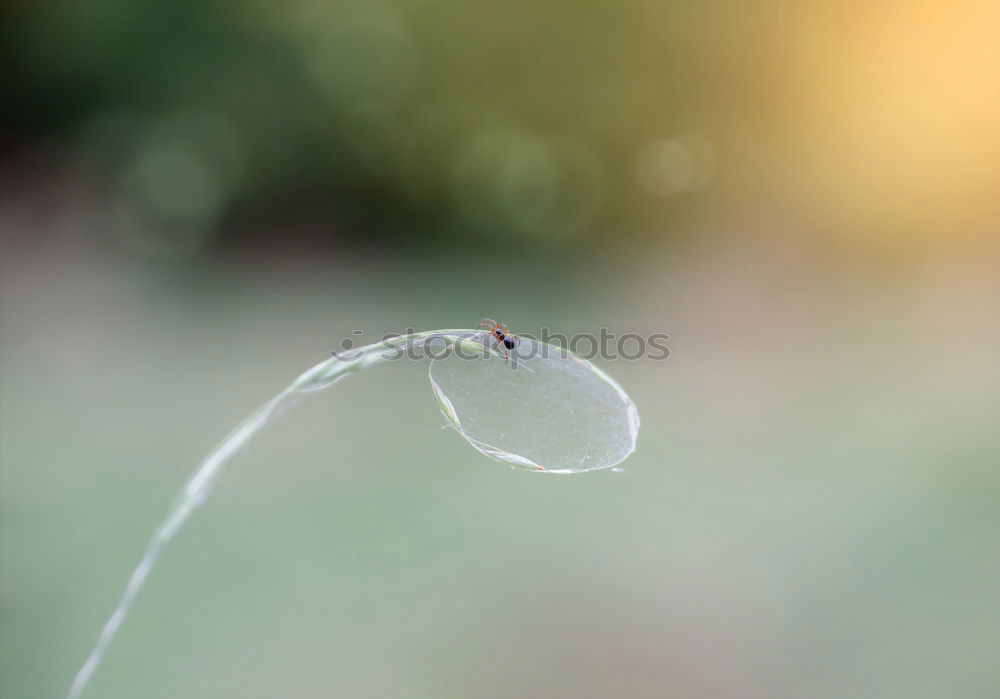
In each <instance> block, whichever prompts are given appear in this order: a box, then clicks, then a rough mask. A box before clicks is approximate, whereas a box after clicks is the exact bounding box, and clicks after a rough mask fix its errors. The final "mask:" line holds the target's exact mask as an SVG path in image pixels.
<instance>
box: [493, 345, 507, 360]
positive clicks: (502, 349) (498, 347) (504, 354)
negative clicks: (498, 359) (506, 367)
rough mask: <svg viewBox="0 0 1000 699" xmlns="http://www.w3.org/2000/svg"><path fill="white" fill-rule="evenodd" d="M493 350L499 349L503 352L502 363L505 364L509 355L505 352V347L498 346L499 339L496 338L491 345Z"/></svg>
mask: <svg viewBox="0 0 1000 699" xmlns="http://www.w3.org/2000/svg"><path fill="white" fill-rule="evenodd" d="M493 350H494V351H496V350H500V351H501V352H503V356H504V357H506V359H505V360H504V362H503V363H504V364H506V363H507V362H509V361H510V355H509V354H507V350H506V348H503V347H501V346H500V341H499V340H497V342H496V343H495V344H494V345H493Z"/></svg>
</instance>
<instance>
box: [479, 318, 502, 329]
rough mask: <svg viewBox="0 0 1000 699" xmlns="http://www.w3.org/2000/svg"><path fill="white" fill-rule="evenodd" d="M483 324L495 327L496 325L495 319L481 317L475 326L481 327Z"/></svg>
mask: <svg viewBox="0 0 1000 699" xmlns="http://www.w3.org/2000/svg"><path fill="white" fill-rule="evenodd" d="M484 325H486V326H489V327H493V328H495V327H496V326H497V322H496V321H495V320H493V319H492V318H483V319H482V320H481V321H480V322H479V325H478V326H477V327H480V328H481V327H483V326H484Z"/></svg>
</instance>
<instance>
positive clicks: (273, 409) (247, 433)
mask: <svg viewBox="0 0 1000 699" xmlns="http://www.w3.org/2000/svg"><path fill="white" fill-rule="evenodd" d="M482 337H483V333H482V332H480V331H474V330H433V331H428V332H422V333H416V334H413V335H406V336H402V337H397V338H393V339H391V340H387V341H385V342H381V343H377V344H374V345H368V346H366V347H362V348H359V349H357V350H354V351H352V352H351V353H350V355H349V356H343V357H332V358H330V359H328V360H326V361H324V362H321V363H320V364H317V365H316V366H314V367H313V368H312V369H309V370H308V371H307V372H305V373H304V374H302V375H301V376H299V378H297V379H296V380H295V381H293V382H292V384H291V385H290V386H289V387H288V388H286V389H285V390H283V391H282V392H281V393H279V394H278V395H277V396H275V397H274V398H272V399H271V400H270V401H268V402H267V403H265V404H264V405H263V406H261V407H260V408H259V409H258V410H257V411H256V412H254V413H253V414H252V415H250V417H248V418H247V419H246V420H244V421H243V422H242V423H240V425H239V426H238V427H237V428H236V429H235V430H233V432H232V433H230V435H229V436H228V437H226V439H225V440H223V441H222V443H221V444H219V446H217V447H216V448H215V449H214V450H213V451H212V452H211V453H210V454H209V455H208V456H207V457H206V458H205V460H204V461H203V462H202V463H201V465H200V466H199V467H198V469H197V470H196V471H195V472H194V474H193V475H192V476H191V478H190V480H188V482H187V485H186V486H185V487H184V490H183V491H182V493H181V496H180V497H179V498H178V500H177V502H176V503H175V504H174V506H173V508H172V509H171V510H170V512H169V513H168V515H167V517H166V519H164V521H163V522H162V523H161V524H160V526H159V527H158V528H157V529H156V531H155V533H154V534H153V538H152V539H151V540H150V542H149V545H148V546H147V548H146V551H145V553H144V554H143V556H142V560H140V561H139V565H138V566H136V568H135V570H134V571H133V572H132V575H131V577H129V580H128V584H127V585H126V586H125V590H124V592H123V593H122V596H121V598H120V599H119V601H118V605H117V606H116V607H115V610H114V612H113V613H112V614H111V617H110V618H109V619H108V621H107V622H106V623H105V624H104V627H103V628H102V629H101V633H100V635H99V636H98V638H97V642H96V643H95V644H94V647H93V650H91V652H90V655H89V656H88V657H87V660H86V662H85V663H84V664H83V666H82V667H81V668H80V670H79V672H77V674H76V677H75V678H74V680H73V683H72V685H70V688H69V692H68V693H67V694H66V699H79V697H80V696H81V695H82V694H83V692H84V690H85V689H86V688H87V684H88V683H89V681H90V679H91V677H92V676H93V674H94V672H95V671H96V670H97V668H98V666H99V665H100V664H101V661H102V660H103V659H104V656H105V655H106V653H107V650H108V647H109V645H110V644H111V642H112V641H113V640H114V637H115V635H116V634H117V633H118V630H119V629H120V628H121V625H122V623H123V622H124V621H125V618H126V617H127V616H128V613H129V611H130V610H131V608H132V604H133V603H134V602H135V599H136V597H137V596H138V594H139V591H140V590H141V589H142V586H143V584H144V583H145V581H146V578H147V577H148V575H149V572H150V570H152V568H153V566H154V565H155V564H156V562H157V560H158V559H159V557H160V554H161V553H162V552H163V549H164V547H165V546H166V545H167V543H169V542H170V540H171V539H173V538H174V536H175V535H176V534H177V533H178V532H179V531H180V530H181V529H182V528H183V526H184V525H185V524H186V523H187V521H188V519H189V518H190V516H191V513H192V512H194V510H195V508H196V507H197V506H198V505H200V504H202V503H203V502H204V501H205V499H206V498H207V496H208V494H209V492H210V490H211V488H212V485H213V484H214V483H215V481H216V480H217V479H218V477H219V475H220V474H221V473H222V469H223V467H224V466H225V465H226V463H227V462H228V461H229V460H230V459H231V458H232V457H233V456H234V455H235V454H236V453H237V452H238V451H239V450H240V449H241V448H242V447H243V446H244V445H245V444H247V442H249V441H250V439H251V438H253V436H254V435H256V434H257V433H258V432H260V430H261V429H263V428H264V426H265V425H267V424H268V422H270V420H271V418H273V417H274V416H275V415H276V414H277V413H278V412H279V410H280V409H281V408H282V407H284V406H285V405H286V404H289V403H290V402H291V399H292V398H294V396H295V395H296V394H299V393H306V392H312V391H318V390H322V389H324V388H326V387H328V386H330V385H332V384H333V383H335V382H336V381H338V380H339V379H341V378H343V377H344V376H347V375H348V374H352V373H357V372H359V371H362V370H364V369H366V368H368V367H370V366H373V365H375V364H379V363H381V362H382V361H385V360H387V359H391V358H398V357H399V351H400V350H401V349H405V348H407V347H409V346H410V345H412V344H414V343H416V342H420V341H425V340H431V339H440V340H443V341H444V343H445V344H448V345H451V346H456V345H463V346H465V347H466V348H467V349H469V348H471V349H478V350H483V345H482V344H481V342H482ZM538 347H541V346H540V345H539V346H538ZM557 359H558V358H557ZM539 361H540V363H539V364H538V365H536V366H538V367H546V366H548V365H546V364H545V363H544V362H542V361H541V360H539ZM546 361H548V360H546ZM565 362H569V364H565ZM497 364H499V362H497ZM434 365H435V361H432V362H431V366H432V368H433V367H434ZM552 366H558V367H559V369H558V370H556V369H553V370H552V371H551V372H549V373H553V374H554V375H556V376H562V375H564V374H565V370H566V368H567V367H569V368H570V369H571V370H573V371H576V370H577V369H579V368H580V367H584V369H585V371H584V373H583V374H582V376H583V377H584V378H581V376H580V375H573V376H572V379H571V381H572V382H573V383H572V384H570V385H582V384H586V383H587V381H588V378H589V380H595V377H596V380H598V381H599V382H600V383H602V384H605V386H606V387H610V390H611V394H610V395H612V396H616V398H612V402H617V401H619V400H620V401H621V405H622V406H623V407H624V408H626V409H627V410H628V411H629V412H628V418H627V423H623V425H627V426H626V428H625V429H626V430H627V431H628V432H629V434H628V436H627V438H626V440H625V441H626V442H627V443H626V444H625V449H624V450H622V449H620V448H619V451H618V452H616V453H613V454H611V455H610V456H609V457H605V458H604V460H603V461H601V462H600V463H598V465H593V463H590V462H586V461H580V462H579V463H578V464H577V465H578V467H577V468H562V469H546V468H545V467H543V466H542V465H540V464H538V463H536V462H535V461H533V460H531V459H529V458H526V457H523V456H520V455H519V454H517V453H514V452H513V451H511V450H510V449H506V450H505V449H504V448H502V447H501V446H493V445H492V444H490V443H487V441H484V440H483V439H482V438H481V437H479V436H477V435H474V434H472V433H471V432H469V431H467V430H466V429H464V428H463V427H462V423H461V422H460V421H459V418H458V414H457V412H456V410H455V407H454V406H453V405H452V403H451V401H450V400H449V398H448V396H447V395H446V391H445V390H442V388H441V386H440V385H439V383H438V382H436V381H435V379H434V377H433V376H431V377H430V378H431V385H432V388H433V391H434V394H435V396H436V398H437V399H438V403H439V405H440V406H441V409H442V412H443V413H444V415H445V417H446V418H448V420H449V422H451V424H452V426H453V427H454V428H455V429H456V431H457V432H459V434H461V435H462V436H463V437H465V439H466V440H468V441H469V443H470V444H472V446H474V447H475V448H476V449H478V450H479V451H481V452H482V453H484V454H486V455H487V456H489V457H491V458H493V459H496V460H499V461H505V462H507V463H508V464H511V465H513V466H517V467H520V468H525V469H527V470H531V471H539V472H547V473H576V472H580V471H586V470H593V469H595V468H606V467H608V466H613V465H614V464H616V463H618V462H619V461H621V460H622V459H624V458H625V457H626V456H628V454H630V453H631V452H632V450H634V448H635V434H636V432H637V431H638V413H637V412H635V406H634V405H632V402H631V400H629V398H628V396H627V395H625V392H624V391H623V390H622V389H621V387H620V386H618V385H617V384H615V383H614V381H612V380H611V379H610V378H609V377H607V375H605V374H603V372H600V371H599V370H597V369H596V368H595V367H593V366H592V365H591V364H590V363H589V362H586V361H585V360H582V359H579V358H577V357H573V356H571V355H570V356H567V355H565V354H564V355H562V359H561V362H556V363H555V364H553V365H552ZM536 372H537V369H529V373H532V374H534V373H536ZM540 390H543V391H547V390H548V389H547V388H542V389H540ZM590 402H592V401H590ZM633 415H634V418H633ZM619 441H620V440H619Z"/></svg>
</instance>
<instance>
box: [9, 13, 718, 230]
mask: <svg viewBox="0 0 1000 699" xmlns="http://www.w3.org/2000/svg"><path fill="white" fill-rule="evenodd" d="M5 15H6V16H5V19H4V21H3V23H2V32H3V44H4V46H5V52H6V54H7V55H6V57H5V62H6V63H7V64H8V65H9V68H10V69H9V70H6V71H5V73H4V78H3V80H4V84H3V92H4V95H5V97H4V102H5V105H6V106H5V109H4V115H3V133H4V135H3V139H4V149H5V151H6V152H7V153H8V154H11V153H17V152H18V151H19V149H23V148H25V147H27V146H32V147H34V146H37V144H38V143H39V142H44V143H46V144H48V145H49V146H51V147H53V148H55V149H56V150H57V151H61V150H63V149H65V150H66V151H73V153H74V154H75V155H80V154H81V153H82V154H83V155H84V157H85V158H86V160H87V161H88V163H89V164H90V165H96V166H98V167H99V168H100V170H101V172H103V173H104V174H106V175H107V176H108V177H109V182H110V185H111V186H112V187H115V188H118V187H120V188H121V189H122V190H124V192H125V193H126V195H127V199H129V200H131V202H132V204H133V206H134V207H137V208H138V209H139V211H138V212H136V213H137V215H138V216H139V217H140V218H152V219H153V223H154V224H155V225H156V226H157V227H164V226H165V227H166V228H168V229H169V228H173V227H176V228H178V229H191V228H203V229H205V230H206V233H205V235H219V236H223V237H224V236H225V235H226V233H225V231H230V232H232V231H239V232H240V234H241V235H252V232H250V231H248V230H247V228H248V226H247V225H246V224H247V223H248V222H255V223H257V224H259V223H260V222H265V226H266V222H268V221H283V222H288V221H292V222H294V221H296V220H317V219H318V220H323V221H327V222H329V221H333V222H336V226H334V228H335V232H330V231H327V233H329V234H330V235H335V236H342V235H346V236H363V237H365V238H368V239H383V240H387V241H392V242H399V243H401V242H405V241H407V240H409V239H411V238H413V239H415V241H416V242H417V243H418V244H420V245H422V244H424V243H427V242H435V241H447V240H449V239H454V238H456V237H459V236H469V235H470V234H471V235H472V237H480V238H484V239H489V238H491V237H493V238H499V239H500V242H516V241H517V240H518V239H519V238H520V239H533V240H534V241H536V242H541V243H544V242H545V241H546V239H548V240H549V242H554V243H557V244H558V243H561V242H566V241H569V240H576V239H587V238H592V237H595V236H598V235H599V231H602V230H603V231H605V232H606V235H613V236H614V235H620V234H622V232H623V231H628V230H631V229H633V228H635V227H636V224H637V223H639V222H640V221H641V218H642V217H641V213H642V212H641V211H636V207H635V203H634V202H631V201H629V199H630V197H632V196H633V195H634V193H633V189H634V186H633V185H634V174H633V170H634V164H633V163H634V158H635V153H636V152H637V151H638V150H639V149H640V148H641V147H642V146H643V144H644V143H646V142H648V141H650V140H651V139H654V138H657V137H660V136H661V135H662V134H664V133H669V132H671V131H676V130H678V129H681V128H682V127H684V125H685V124H687V125H688V126H690V125H691V122H692V120H693V119H692V114H694V113H697V111H698V109H699V108H704V107H705V106H706V104H710V103H711V102H712V101H714V100H717V99H719V94H718V93H719V89H720V87H721V85H720V82H719V80H718V76H717V75H716V76H715V78H714V79H709V80H705V78H706V77H710V74H711V73H712V72H713V70H714V68H715V67H714V66H713V65H712V63H713V61H712V60H711V56H712V55H713V54H714V53H715V51H714V49H713V50H712V51H708V50H699V49H698V47H696V46H692V45H691V43H690V42H689V41H688V39H687V38H686V37H691V36H692V29H693V26H692V25H693V23H694V22H696V21H697V20H698V18H697V17H694V16H692V12H691V11H690V10H685V11H684V12H681V11H679V10H678V9H677V8H674V9H670V8H660V9H658V10H657V11H656V19H657V22H656V24H655V25H653V24H651V22H650V19H651V17H650V15H649V11H648V10H647V8H646V7H645V4H644V3H637V2H631V3H626V4H619V5H616V6H614V7H612V6H607V5H605V4H603V3H572V4H566V3H556V2H548V3H541V4H539V3H475V4H471V5H464V6H463V5H452V4H445V3H434V2H407V1H405V0H402V1H400V0H395V1H393V2H389V3H374V2H334V3H318V2H293V3H289V4H283V5H280V6H279V5H276V4H271V3H264V2H244V3H218V2H203V1H197V0H179V1H177V2H169V3H168V2H149V3H134V2H130V1H129V0H97V1H96V2H87V3H78V2H70V1H46V2H38V3H28V2H24V3H20V4H15V5H14V6H8V8H7V9H6V11H5ZM702 19H703V20H704V17H703V18H702ZM714 45H715V44H714V43H713V44H712V46H714ZM705 48H706V49H707V48H708V47H707V46H706V47H705ZM682 105H683V106H682ZM710 155H711V154H709V155H708V156H706V157H710ZM681 157H682V158H683V157H685V156H684V154H683V153H681ZM622 183H627V185H628V186H622ZM680 188H681V189H683V188H684V186H683V183H681V187H680ZM290 228H291V229H292V230H295V229H296V226H294V225H293V226H291V227H290ZM299 228H303V229H308V226H300V227H299ZM320 237H322V236H320Z"/></svg>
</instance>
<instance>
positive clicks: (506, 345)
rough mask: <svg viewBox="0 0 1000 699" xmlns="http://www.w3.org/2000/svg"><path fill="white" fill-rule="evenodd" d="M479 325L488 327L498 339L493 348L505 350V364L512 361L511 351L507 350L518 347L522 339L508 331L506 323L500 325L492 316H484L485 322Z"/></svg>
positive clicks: (491, 333)
mask: <svg viewBox="0 0 1000 699" xmlns="http://www.w3.org/2000/svg"><path fill="white" fill-rule="evenodd" d="M479 327H480V328H482V327H488V328H489V333H490V335H492V336H493V338H494V339H495V340H496V343H495V344H494V345H493V349H497V348H499V349H501V350H502V351H503V356H504V357H506V359H504V362H503V363H504V364H506V363H507V362H509V361H510V353H509V352H508V351H507V350H512V349H514V348H515V347H517V343H519V342H520V341H521V340H520V338H519V337H518V336H517V335H511V334H510V333H509V332H508V331H507V326H506V325H500V324H498V323H497V322H496V321H495V320H492V319H490V318H483V322H481V323H480V324H479ZM501 345H502V346H501Z"/></svg>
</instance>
